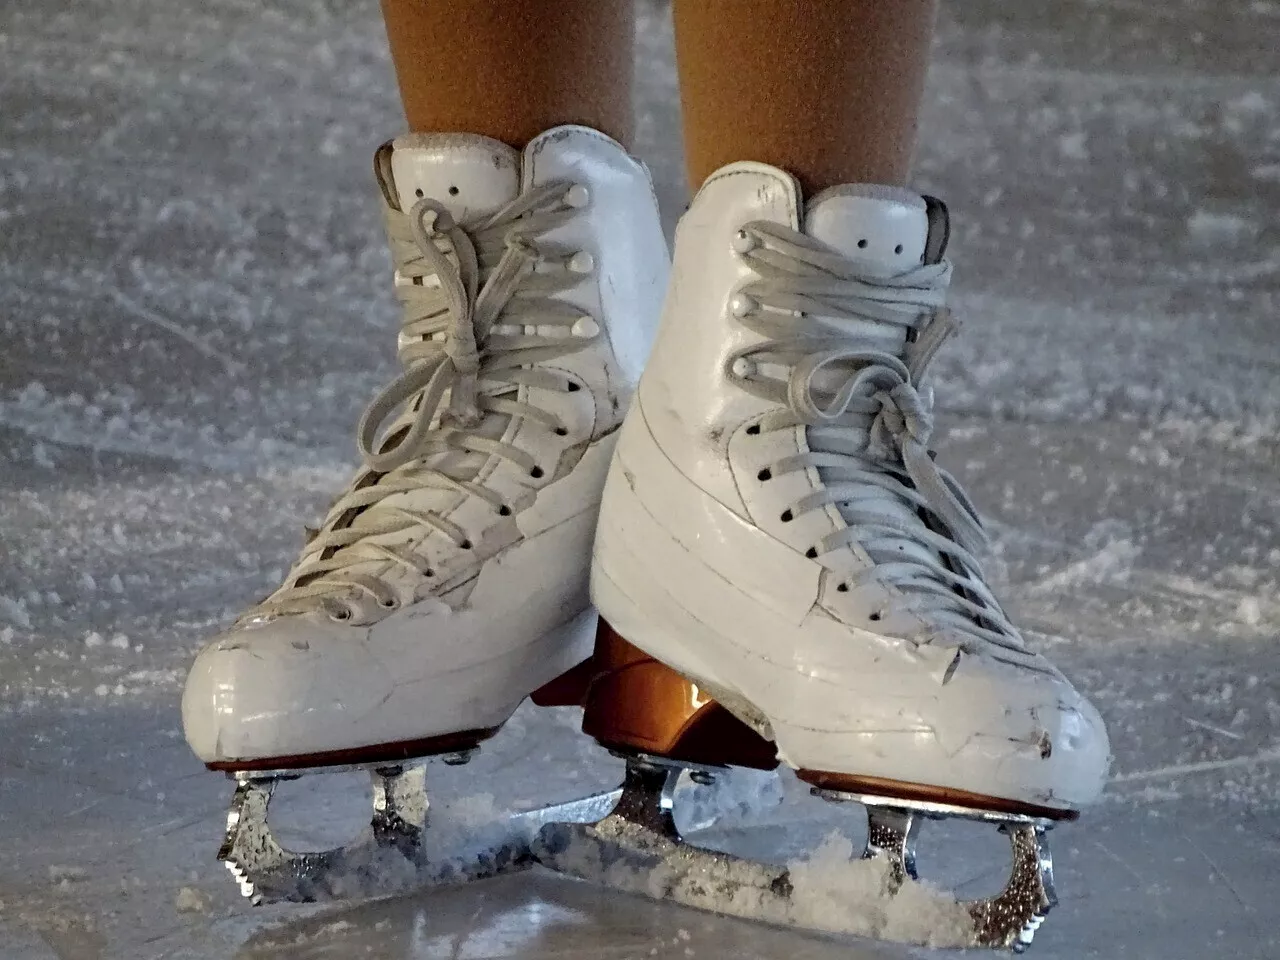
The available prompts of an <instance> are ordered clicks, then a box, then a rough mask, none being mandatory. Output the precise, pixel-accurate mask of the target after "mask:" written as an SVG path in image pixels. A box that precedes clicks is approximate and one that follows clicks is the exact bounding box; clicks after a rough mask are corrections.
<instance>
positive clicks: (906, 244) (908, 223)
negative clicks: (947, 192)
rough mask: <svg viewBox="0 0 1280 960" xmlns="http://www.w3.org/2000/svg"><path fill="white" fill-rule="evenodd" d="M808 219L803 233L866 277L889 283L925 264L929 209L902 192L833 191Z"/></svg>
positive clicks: (867, 187) (859, 187)
mask: <svg viewBox="0 0 1280 960" xmlns="http://www.w3.org/2000/svg"><path fill="white" fill-rule="evenodd" d="M804 219H805V233H807V234H808V235H809V236H811V237H813V238H814V239H815V240H821V241H822V242H823V243H825V244H827V245H828V246H831V247H833V248H835V249H836V250H838V251H840V253H843V254H844V255H845V256H847V257H849V258H850V259H851V260H856V261H857V262H858V265H859V266H860V267H861V268H863V269H864V270H865V271H866V273H867V274H868V276H873V277H891V276H894V275H895V274H899V273H902V272H903V271H904V270H909V269H911V268H912V267H916V266H919V265H920V264H921V263H922V262H923V261H924V251H925V246H926V244H927V243H928V241H929V214H928V209H927V207H926V205H925V201H924V198H923V197H921V196H920V195H919V194H916V193H912V192H911V191H910V190H907V189H904V188H902V187H883V186H877V185H874V184H851V185H848V186H842V187H832V188H831V189H829V190H824V191H822V193H819V194H818V195H817V196H815V197H814V198H813V199H811V200H810V201H809V203H808V206H807V207H806V209H805V218H804Z"/></svg>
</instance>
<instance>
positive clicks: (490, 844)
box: [218, 754, 620, 906]
mask: <svg viewBox="0 0 1280 960" xmlns="http://www.w3.org/2000/svg"><path fill="white" fill-rule="evenodd" d="M438 759H441V760H444V762H446V763H455V764H456V763H461V762H465V759H466V755H462V754H460V755H457V756H449V757H440V758H438ZM351 769H367V770H368V772H369V774H370V777H371V779H372V782H373V815H372V818H371V820H370V823H369V826H368V827H366V828H365V829H364V830H363V831H362V832H361V833H360V835H359V836H357V837H356V838H355V839H354V840H352V841H351V842H349V843H347V844H345V845H343V846H341V847H335V848H332V849H329V850H320V851H306V852H295V851H292V850H288V849H286V848H285V847H283V846H282V845H281V844H280V843H279V842H278V841H277V840H276V838H275V837H274V836H273V835H272V832H271V827H270V824H269V822H268V818H267V811H268V809H269V807H270V804H271V797H272V794H273V793H274V791H275V788H276V786H277V784H279V783H280V782H282V781H284V780H292V779H297V778H298V777H300V776H303V775H304V774H307V773H334V772H337V771H341V770H351ZM233 776H234V779H235V780H236V791H235V796H234V797H233V799H232V802H231V809H230V811H229V812H228V814H227V827H226V836H225V838H224V840H223V843H222V847H221V848H220V849H219V851H218V859H219V860H221V861H223V862H224V863H225V864H226V866H227V869H228V870H229V871H230V872H231V875H232V876H233V877H234V878H235V880H236V883H237V884H238V885H239V887H240V892H241V894H242V895H243V896H244V897H246V898H247V899H248V900H250V901H251V902H252V903H253V904H254V905H255V906H259V905H262V904H266V903H276V902H281V901H287V902H291V903H314V902H321V901H331V900H345V899H350V898H353V897H366V896H373V895H385V894H388V893H396V892H404V891H406V890H411V889H415V888H419V887H423V886H430V885H433V884H441V883H457V882H463V881H467V880H478V879H482V878H485V877H491V876H495V875H497V874H500V873H506V872H509V871H513V870H519V869H523V868H525V867H527V866H529V865H531V864H532V862H533V858H532V855H531V853H530V849H529V844H530V841H531V839H532V837H533V835H534V833H535V832H536V830H537V829H538V827H540V826H542V825H544V824H546V823H548V822H551V821H575V820H593V819H597V818H599V817H602V816H604V815H606V814H607V813H608V812H609V810H611V809H612V808H613V807H614V805H615V804H616V803H617V801H618V798H619V795H620V792H619V791H616V790H614V791H609V792H605V793H600V794H595V795H592V796H587V797H582V798H579V799H576V800H572V801H568V802H566V803H559V804H554V805H552V806H547V807H542V808H539V809H536V810H529V811H525V812H522V813H519V814H516V815H514V816H513V817H511V818H510V819H509V820H508V821H506V822H505V823H503V824H500V825H499V826H498V828H497V830H496V831H495V834H494V835H492V836H490V837H487V838H486V840H485V843H484V844H483V846H482V847H478V848H475V849H468V850H467V851H466V852H465V853H464V854H462V855H457V854H454V855H453V856H450V857H448V858H444V859H440V860H437V861H434V862H433V861H432V860H431V858H429V857H428V855H427V851H426V848H425V845H424V844H425V840H426V834H427V826H428V820H429V816H428V813H429V809H430V802H429V799H428V796H427V785H426V764H425V761H418V762H416V763H412V764H390V765H378V766H374V767H341V768H334V767H326V768H322V769H320V770H307V771H302V770H288V771H252V772H240V773H236V774H233Z"/></svg>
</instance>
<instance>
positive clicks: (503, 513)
mask: <svg viewBox="0 0 1280 960" xmlns="http://www.w3.org/2000/svg"><path fill="white" fill-rule="evenodd" d="M498 516H500V517H509V516H511V508H510V507H508V506H507V505H506V504H505V503H504V504H503V505H502V506H500V507H499V508H498Z"/></svg>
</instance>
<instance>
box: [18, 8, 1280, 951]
mask: <svg viewBox="0 0 1280 960" xmlns="http://www.w3.org/2000/svg"><path fill="white" fill-rule="evenodd" d="M0 6H2V7H3V9H2V10H0V63H2V64H3V65H4V66H3V68H0V104H3V109H0V342H2V343H3V344H4V346H3V350H0V944H3V948H2V949H0V953H3V955H4V957H5V960H47V958H49V957H58V958H60V960H100V958H101V960H114V958H130V960H134V958H150V957H175V958H188V960H207V958H213V957H219V958H222V957H228V956H240V957H252V958H260V960H274V958H284V957H290V958H299V957H319V956H343V957H346V956H360V955H366V954H368V955H371V956H385V957H436V956H441V957H443V956H450V957H452V956H462V955H464V954H465V955H466V956H475V957H551V956H556V957H562V958H566V960H575V958H584V960H585V958H588V957H597V956H600V955H601V954H602V952H604V951H606V950H607V951H609V952H610V955H617V956H620V957H621V956H638V957H645V956H656V957H675V958H685V957H690V956H691V957H697V958H702V960H708V958H717V957H740V956H744V957H776V956H783V955H785V956H788V957H792V958H796V960H817V958H827V957H831V958H834V957H837V956H838V957H841V958H845V960H847V958H849V957H850V956H853V957H858V958H863V957H903V956H909V955H911V953H910V951H904V950H901V949H898V948H891V947H884V946H878V945H873V944H870V943H868V942H865V941H833V940H829V939H823V938H817V937H806V936H803V935H798V934H795V933H786V932H780V931H774V930H769V929H765V928H760V927H755V926H752V925H750V924H746V923H742V922H736V921H735V922H730V921H726V920H722V919H717V918H715V917H711V916H704V915H702V914H696V913H691V912H688V911H683V910H678V909H674V908H671V907H667V906H663V905H653V904H649V903H647V902H641V901H633V900H630V899H626V898H621V897H616V896H609V895H607V894H603V893H600V892H598V891H594V890H592V889H590V888H588V887H586V886H585V885H581V884H574V883H571V882H568V881H564V880H561V879H558V878H555V877H552V876H550V875H546V874H538V873H529V874H524V875H519V876H514V877H510V878H504V879H500V880H498V881H495V882H489V883H484V884H479V885H476V886H474V887H467V888H462V889H457V890H448V891H443V892H435V893H431V894H428V895H420V896H409V897H400V898H396V899H392V900H386V901H378V902H374V903H366V904H352V905H350V906H344V907H340V908H337V909H333V908H330V909H327V910H321V911H317V910H316V909H314V908H296V907H272V908H264V909H262V910H259V911H252V910H250V909H249V908H247V907H246V906H245V905H244V904H243V903H242V902H241V901H239V899H238V898H237V896H236V891H235V889H234V887H233V886H232V885H231V883H230V882H229V881H228V879H227V877H226V874H225V871H223V870H222V869H221V868H220V867H219V866H218V865H217V864H216V863H215V862H214V861H213V854H214V851H215V850H216V848H217V843H218V839H219V837H220V834H221V831H222V819H223V816H224V813H225V809H226V804H227V801H228V800H229V798H230V793H231V791H230V784H229V783H227V782H225V781H223V780H221V779H219V778H218V777H216V776H214V775H212V774H207V773H205V772H204V771H203V770H202V769H201V768H200V766H199V765H198V764H197V763H196V762H195V760H194V759H193V758H192V757H191V756H190V755H189V754H188V752H187V750H186V747H185V745H184V744H183V742H182V739H181V734H180V732H179V721H178V716H177V712H176V704H177V697H178V693H179V690H180V686H181V682H182V676H183V670H184V668H185V666H186V664H187V663H188V661H189V659H190V657H191V655H192V652H193V651H194V649H195V648H196V646H197V645H198V643H199V642H200V639H201V637H202V636H204V635H205V634H207V633H208V632H209V631H210V630H211V629H213V628H214V627H215V626H216V625H217V624H218V623H220V622H221V621H223V620H224V619H225V618H227V617H229V616H231V615H233V614H234V613H235V612H236V611H237V610H238V609H239V608H241V607H242V606H244V605H245V604H246V603H248V602H250V601H251V600H253V599H255V598H257V597H258V596H260V595H262V594H263V593H264V592H265V591H266V590H267V589H268V587H269V585H270V584H272V583H273V582H274V581H275V580H276V579H277V578H278V577H279V576H280V575H281V573H282V571H283V570H284V568H285V567H286V565H287V563H288V560H289V558H290V557H291V556H292V554H293V553H294V552H295V550H296V549H297V546H298V544H299V542H300V539H301V536H302V526H303V524H304V523H307V522H313V521H314V520H315V519H316V517H317V516H318V514H319V511H320V510H321V508H322V506H323V505H324V503H325V502H326V500H327V497H328V496H329V495H330V494H331V493H332V492H333V491H334V490H335V489H336V488H337V487H338V486H339V485H340V484H341V483H342V482H343V481H344V480H345V477H346V474H347V471H348V469H349V468H350V466H351V465H352V463H353V462H354V457H353V453H354V445H353V442H352V431H353V428H354V424H355V421H356V418H357V416H358V412H359V410H360V408H361V407H362V406H363V405H364V404H365V403H366V402H367V400H368V399H369V397H370V396H371V394H372V392H373V391H374V389H375V388H376V387H377V385H379V384H380V383H382V382H384V381H385V379H386V378H387V377H388V376H389V374H390V372H391V369H392V365H393V363H394V337H393V335H392V334H391V331H392V330H393V329H394V324H395V307H394V301H393V297H392V292H391V289H390V284H389V278H388V277H387V275H386V274H387V269H388V258H387V256H386V253H385V251H384V248H383V241H382V238H381V235H380V227H379V224H378V222H377V209H376V204H375V203H374V198H373V195H372V185H371V178H370V176H369V161H370V157H371V155H372V150H373V148H374V147H375V146H376V145H377V144H378V143H379V142H380V141H381V140H382V139H383V138H385V137H386V136H388V135H390V134H392V133H394V132H396V131H397V130H398V129H399V127H400V124H401V123H402V120H401V116H400V112H399V108H398V106H397V103H396V100H395V93H394V81H393V76H392V72H391V67H390V63H389V61H388V58H387V55H386V51H385V48H384V44H385V40H384V37H383V33H382V28H381V26H380V23H379V21H378V16H377V4H376V3H374V2H373V0H359V2H354V3H347V2H337V0H320V2H316V0H276V2H274V3H270V4H256V3H245V2H243V0H202V2H198V3H197V2H195V0H171V2H169V3H163V4H160V3H154V2H149V0H89V2H82V3H75V4H73V3H69V2H53V3H51V2H47V0H6V2H5V3H4V4H2V5H0ZM942 8H943V9H942V14H941V16H942V20H941V28H940V35H939V42H938V46H937V51H936V58H935V62H934V64H933V72H932V74H931V77H930V83H929V91H928V96H927V99H926V104H925V109H924V113H923V117H922V121H921V133H922V142H921V146H920V150H919V158H918V163H917V171H918V172H917V177H916V182H917V185H918V186H919V187H920V188H922V189H925V190H928V191H929V192H932V193H936V194H937V195H939V196H942V197H944V198H946V199H947V201H948V202H949V203H950V205H951V206H952V208H953V211H954V218H955V224H956V234H955V237H954V246H953V249H954V257H955V260H956V286H955V297H954V300H955V302H954V306H955V309H956V311H957V313H958V314H959V315H960V316H961V317H962V318H963V319H964V321H965V329H964V330H963V332H962V335H961V337H960V339H959V340H958V341H955V342H953V343H951V344H949V345H948V346H947V348H946V350H945V352H944V354H943V356H942V357H941V358H940V361H939V363H938V369H939V371H940V374H941V377H940V382H939V383H938V385H937V388H938V396H939V399H940V403H941V405H942V408H943V413H944V416H943V425H942V427H943V429H942V430H941V433H942V434H943V436H942V442H941V450H940V458H941V459H942V460H944V461H945V462H946V463H947V464H948V465H949V466H951V467H952V468H953V469H954V470H955V471H956V472H957V473H959V474H960V475H961V476H962V477H963V478H964V479H965V482H966V486H967V487H968V488H969V490H970V491H971V492H972V493H973V495H974V496H975V498H976V499H977V500H978V502H979V503H980V504H981V506H982V508H983V510H984V511H985V512H986V513H987V515H988V516H989V517H990V518H991V525H992V528H993V530H994V534H995V540H996V553H995V556H994V557H993V559H992V569H993V570H994V572H995V574H996V576H997V579H998V580H999V582H1000V583H1001V585H1002V587H1003V592H1004V594H1005V595H1006V596H1007V597H1008V598H1009V600H1010V606H1011V607H1012V608H1013V611H1014V612H1015V614H1016V615H1017V617H1018V619H1019V621H1020V622H1021V623H1022V624H1024V625H1025V627H1026V629H1027V632H1028V634H1029V636H1030V637H1031V638H1032V640H1033V642H1035V643H1037V644H1039V645H1040V646H1041V647H1042V648H1043V649H1045V650H1046V651H1047V652H1048V653H1049V654H1050V656H1051V657H1052V658H1053V659H1054V660H1055V662H1057V663H1058V664H1060V665H1061V666H1062V667H1063V669H1065V670H1066V671H1067V672H1068V673H1070V674H1071V675H1072V676H1073V677H1074V678H1077V679H1078V680H1079V682H1080V684H1081V686H1082V687H1083V688H1084V689H1086V690H1088V691H1089V692H1090V694H1091V695H1092V696H1093V697H1094V698H1095V700H1096V702H1097V703H1098V705H1099V707H1100V708H1101V709H1102V711H1103V713H1104V714H1105V715H1106V717H1107V720H1108V722H1109V724H1110V728H1111V732H1112V739H1113V742H1114V745H1115V751H1116V763H1115V769H1116V773H1117V775H1116V778H1115V782H1114V784H1113V786H1112V787H1111V789H1110V791H1109V793H1108V796H1107V798H1106V799H1105V800H1104V802H1103V803H1102V804H1101V805H1100V806H1099V807H1098V808H1097V809H1096V810H1095V811H1092V812H1090V813H1089V814H1087V815H1086V817H1085V818H1084V819H1083V820H1082V822H1081V823H1080V824H1078V825H1072V826H1064V827H1062V828H1060V829H1058V830H1056V831H1055V832H1054V837H1053V839H1054V853H1055V857H1056V861H1057V863H1056V866H1057V879H1058V890H1059V894H1060V897H1061V904H1060V906H1059V907H1058V908H1057V910H1056V911H1055V912H1054V913H1053V914H1051V915H1050V917H1049V919H1048V921H1047V922H1046V924H1045V925H1044V927H1043V929H1042V930H1041V931H1040V933H1039V934H1038V935H1037V942H1036V946H1035V947H1034V948H1033V950H1034V952H1035V954H1036V955H1038V956H1039V957H1041V958H1044V960H1067V958H1072V960H1074V958H1077V957H1081V956H1105V957H1110V956H1124V957H1133V958H1145V957H1159V958H1161V960H1201V958H1204V957H1212V956H1231V957H1234V958H1238V960H1261V958H1264V957H1268V958H1269V957H1275V956H1277V955H1280V933H1277V927H1276V924H1275V922H1274V919H1273V917H1272V907H1273V904H1274V899H1275V890H1276V889H1277V888H1278V887H1280V867H1277V866H1276V864H1277V857H1278V855H1280V839H1277V831H1276V823H1277V822H1280V821H1278V819H1277V815H1278V814H1280V799H1277V797H1278V796H1280V790H1278V787H1280V777H1278V772H1280V670H1277V669H1276V663H1277V646H1276V644H1277V641H1278V640H1280V573H1278V571H1280V519H1278V512H1277V503H1278V502H1280V446H1278V441H1277V437H1280V340H1278V339H1277V335H1276V318H1277V316H1280V235H1278V234H1277V232H1276V229H1275V226H1274V225H1275V224H1276V223H1277V222H1280V79H1278V78H1277V76H1276V71H1275V51H1274V38H1275V36H1276V31H1277V30H1278V29H1280V6H1278V5H1277V4H1275V3H1262V2H1244V0H1231V2H1226V3H1224V2H1218V0H1184V2H1182V3H1178V4H1174V5H1169V4H1164V5H1159V4H1146V5H1144V4H1134V3H1130V2H1126V0H1095V2H1084V0H1069V2H1065V3H1059V4H1009V3H1000V2H997V0H970V2H967V3H955V4H951V3H944V4H943V5H942ZM641 11H642V23H641V30H640V44H639V61H640V69H639V72H638V81H639V82H638V98H639V102H638V105H639V128H638V150H639V152H640V153H641V154H642V155H643V156H644V158H645V159H646V161H647V162H649V164H650V165H651V167H652V168H653V171H654V174H655V178H656V181H657V187H658V191H659V194H660V197H661V200H662V202H663V204H664V207H665V210H666V219H667V223H668V225H669V226H670V225H671V224H672V223H673V222H674V218H675V217H676V215H678V213H679V211H680V208H681V205H682V203H683V201H684V198H685V192H684V191H685V186H684V183H683V181H682V174H681V168H680V162H679V124H678V116H677V112H676V107H675V104H674V102H673V101H672V95H673V92H674V89H675V74H674V67H673V62H672V55H671V52H670V48H669V41H670V36H669V33H670V27H669V23H668V22H667V19H666V14H665V8H664V7H663V6H662V5H660V4H657V3H655V2H654V0H641ZM738 67H739V68H742V69H746V68H749V65H748V66H745V67H744V66H743V65H738ZM117 637H122V638H124V639H123V640H121V641H117V640H116V638H117ZM95 638H96V639H95ZM574 723H575V721H574V718H573V716H572V715H571V714H568V713H549V712H534V711H522V712H521V713H520V714H519V715H518V716H517V718H516V720H515V721H514V722H513V723H512V724H511V726H510V727H509V728H508V729H507V730H506V731H504V732H503V734H502V735H501V736H500V737H499V738H497V740H496V741H494V743H493V744H492V746H491V748H487V749H486V751H485V753H484V754H482V755H481V757H480V758H479V759H477V760H476V761H475V763H474V764H473V765H472V766H471V767H465V768H461V769H459V770H449V771H443V772H439V773H438V774H436V775H435V776H434V778H433V786H434V788H435V791H436V794H437V795H438V796H441V797H451V798H455V799H458V800H459V802H464V801H465V798H474V797H477V796H479V795H486V794H487V795H490V796H492V798H493V799H492V804H493V809H495V810H498V811H506V810H513V809H521V808H527V807H532V806H535V805H538V804H540V803H545V802H550V801H555V800H564V799H568V798H570V797H573V796H577V795H580V794H583V793H586V792H588V791H590V790H592V789H595V788H598V787H606V786H610V785H612V782H613V781H614V780H615V779H616V778H617V776H618V772H619V769H618V764H617V763H616V762H615V761H612V760H610V759H609V758H607V757H604V756H602V755H601V751H599V750H598V749H596V748H595V747H594V746H593V745H592V744H590V743H586V742H583V741H582V740H581V739H579V738H577V737H576V736H575V735H574V730H575V727H574ZM788 789H789V793H788V796H787V799H786V801H785V802H784V803H782V804H781V806H778V807H777V808H775V809H771V810H769V811H768V812H767V813H763V814H759V815H757V816H755V817H754V818H752V819H749V820H747V821H745V822H744V821H743V820H742V819H741V818H739V819H738V820H736V821H733V822H728V821H727V822H726V823H725V825H724V826H723V827H722V828H720V829H718V830H716V831H704V832H702V833H700V834H699V835H698V836H699V839H700V840H702V841H703V842H707V843H714V844H718V845H721V846H725V847H728V848H732V849H734V850H736V851H738V852H741V853H745V854H749V855H757V854H760V855H763V854H769V855H772V856H775V857H777V858H780V859H782V860H789V859H794V858H796V857H798V856H800V855H801V854H802V853H803V852H804V851H805V850H810V849H812V848H814V847H816V846H817V845H818V844H819V843H821V841H822V840H823V838H824V837H826V836H828V835H829V834H830V833H831V831H832V830H834V829H841V830H842V831H844V832H846V833H848V834H849V836H850V837H851V839H853V840H855V841H856V839H857V838H856V834H857V831H858V830H859V829H860V826H859V825H858V824H856V823H854V822H853V821H852V814H851V812H850V811H848V810H846V809H845V808H843V807H841V808H834V807H829V806H827V805H824V804H818V803H816V802H810V801H809V799H808V798H807V797H806V796H805V795H804V792H803V791H800V790H797V789H795V788H794V784H792V785H790V786H789V788H788ZM317 791H318V792H317V795H315V796H310V797H309V796H307V795H305V794H303V795H298V796H295V797H293V798H292V800H293V801H294V803H293V804H292V809H291V810H289V811H287V813H288V815H289V817H290V818H291V820H292V822H294V823H297V824H310V825H312V826H315V825H316V824H319V825H321V826H323V827H324V828H325V831H330V830H332V832H333V833H335V834H337V835H338V837H340V836H341V834H342V833H343V832H344V831H345V830H346V829H347V827H348V826H350V827H351V828H352V829H354V827H355V826H356V824H357V823H358V820H359V817H360V815H361V814H362V813H363V812H364V810H362V809H361V806H360V803H362V802H363V801H361V800H360V798H358V797H356V798H349V797H346V798H344V796H342V795H340V791H338V787H337V786H336V785H328V786H318V787H317ZM348 801H350V802H348ZM348 809H350V811H351V813H350V815H349V816H348V814H346V813H343V812H342V811H345V810H348ZM479 809H480V808H479V807H476V809H475V811H473V812H478V811H479ZM929 835H930V836H932V835H933V831H930V832H929ZM326 837H327V833H326ZM1004 862H1005V860H1004V848H1002V847H1001V844H1000V841H999V838H998V837H989V836H988V835H987V834H986V833H982V832H978V833H973V832H966V831H964V830H954V831H942V835H941V836H940V837H939V840H938V843H937V844H936V845H932V844H928V843H923V841H922V851H921V866H922V871H923V873H924V875H925V876H926V877H929V878H932V879H935V880H936V881H937V882H938V883H939V884H941V885H958V886H959V887H960V890H961V892H962V893H966V892H967V893H969V894H970V895H979V894H981V893H985V892H988V891H990V890H991V889H993V888H997V887H998V886H999V882H1000V877H999V876H998V874H999V871H1000V869H1001V868H1002V867H1003V865H1004ZM817 892H818V894H819V895H820V893H821V890H820V889H819V890H818V891H817ZM816 903H817V906H816V907H815V908H814V909H817V910H820V911H821V910H838V908H839V906H838V903H835V902H829V901H824V900H822V899H821V898H820V897H819V900H817V901H816Z"/></svg>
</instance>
